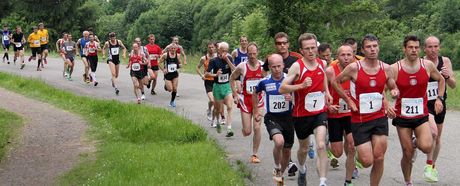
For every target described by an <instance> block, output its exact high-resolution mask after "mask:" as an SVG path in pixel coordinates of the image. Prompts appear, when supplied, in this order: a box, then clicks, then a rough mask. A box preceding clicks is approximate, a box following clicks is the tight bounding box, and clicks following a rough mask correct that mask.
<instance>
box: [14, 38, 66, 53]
mask: <svg viewBox="0 0 460 186" xmlns="http://www.w3.org/2000/svg"><path fill="white" fill-rule="evenodd" d="M59 41H61V39H58V40H57V41H56V51H57V52H59V51H60V50H59V49H61V47H60V46H59ZM15 44H16V43H15Z"/></svg>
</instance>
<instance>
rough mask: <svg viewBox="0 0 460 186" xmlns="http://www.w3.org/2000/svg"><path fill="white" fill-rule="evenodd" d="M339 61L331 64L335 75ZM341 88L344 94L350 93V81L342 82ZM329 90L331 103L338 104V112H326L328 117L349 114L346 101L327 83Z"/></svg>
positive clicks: (338, 70) (338, 69) (337, 72)
mask: <svg viewBox="0 0 460 186" xmlns="http://www.w3.org/2000/svg"><path fill="white" fill-rule="evenodd" d="M339 65H340V64H339V63H335V64H331V67H332V68H333V69H334V74H335V76H336V77H337V76H338V75H339V74H340V72H341V71H340V68H339ZM342 89H343V90H344V91H345V93H346V94H350V81H345V82H343V83H342ZM329 92H330V93H331V96H332V100H333V101H332V104H333V105H339V110H338V113H330V112H328V115H327V117H328V118H342V117H346V116H351V112H350V108H348V105H347V102H345V100H344V99H342V98H340V96H339V94H338V93H337V91H335V89H334V88H333V87H332V85H331V84H329Z"/></svg>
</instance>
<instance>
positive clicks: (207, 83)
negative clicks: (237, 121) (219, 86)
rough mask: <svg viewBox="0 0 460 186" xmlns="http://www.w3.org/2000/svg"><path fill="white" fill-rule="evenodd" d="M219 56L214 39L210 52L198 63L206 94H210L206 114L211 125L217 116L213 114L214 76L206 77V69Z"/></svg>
mask: <svg viewBox="0 0 460 186" xmlns="http://www.w3.org/2000/svg"><path fill="white" fill-rule="evenodd" d="M215 57H217V53H216V44H215V43H214V42H212V41H210V42H208V52H207V53H206V54H205V55H204V56H202V57H201V58H200V62H199V63H198V64H197V65H196V68H195V69H196V73H197V74H198V75H199V76H200V77H201V79H202V80H203V82H204V88H205V90H206V95H207V96H208V109H207V110H206V116H207V117H208V120H210V121H211V127H214V126H213V125H214V120H215V119H217V118H214V117H213V116H214V115H213V114H212V113H213V112H214V109H215V108H214V109H213V105H214V96H213V95H212V86H213V84H214V78H212V77H205V73H206V70H207V69H208V66H209V61H210V60H211V59H212V58H215ZM201 67H203V73H201V72H202V70H201Z"/></svg>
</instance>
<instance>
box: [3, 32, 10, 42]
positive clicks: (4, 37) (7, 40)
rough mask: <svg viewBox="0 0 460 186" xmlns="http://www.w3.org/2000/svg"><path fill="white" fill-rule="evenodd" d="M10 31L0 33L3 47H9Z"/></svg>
mask: <svg viewBox="0 0 460 186" xmlns="http://www.w3.org/2000/svg"><path fill="white" fill-rule="evenodd" d="M9 36H10V31H9V30H6V31H5V30H3V32H2V41H3V45H9V44H10V37H9Z"/></svg>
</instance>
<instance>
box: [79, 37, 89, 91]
mask: <svg viewBox="0 0 460 186" xmlns="http://www.w3.org/2000/svg"><path fill="white" fill-rule="evenodd" d="M88 42H89V32H88V31H83V37H82V38H80V39H78V41H77V50H78V51H79V53H77V56H78V55H80V56H81V61H82V62H83V65H84V66H85V73H84V74H83V81H84V82H86V83H90V81H89V63H88V57H87V56H86V50H85V46H86V43H88Z"/></svg>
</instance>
